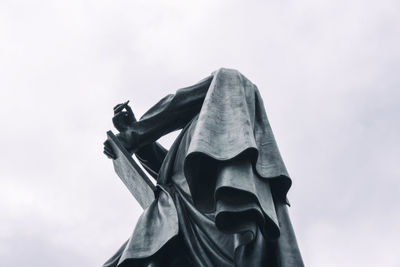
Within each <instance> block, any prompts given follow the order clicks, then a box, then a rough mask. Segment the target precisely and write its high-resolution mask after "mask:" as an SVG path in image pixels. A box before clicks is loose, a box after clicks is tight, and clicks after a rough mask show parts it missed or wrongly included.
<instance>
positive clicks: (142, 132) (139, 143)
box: [104, 76, 212, 172]
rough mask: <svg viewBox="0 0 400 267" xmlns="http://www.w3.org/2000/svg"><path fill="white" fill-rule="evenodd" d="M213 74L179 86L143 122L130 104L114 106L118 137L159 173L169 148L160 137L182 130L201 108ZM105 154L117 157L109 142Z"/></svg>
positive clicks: (151, 168) (150, 111)
mask: <svg viewBox="0 0 400 267" xmlns="http://www.w3.org/2000/svg"><path fill="white" fill-rule="evenodd" d="M211 80H212V76H209V77H207V78H206V79H204V80H202V81H201V82H199V83H197V84H196V85H193V86H190V87H186V88H182V89H179V90H178V91H177V92H176V93H175V94H174V95H168V96H166V97H164V98H163V99H161V100H160V101H159V102H158V103H157V104H156V105H154V106H153V107H152V108H151V109H150V110H148V111H147V112H146V113H145V114H144V115H143V116H142V118H141V119H140V120H139V121H136V119H135V116H134V114H133V112H132V110H131V108H130V107H129V106H128V103H127V102H126V103H124V104H119V105H117V106H116V107H115V108H114V117H113V123H114V126H115V127H116V128H117V130H118V131H119V132H120V133H119V134H117V137H118V139H119V140H120V142H121V143H122V144H123V146H124V147H125V148H126V149H127V150H128V151H129V152H130V153H136V155H137V156H138V158H139V160H141V162H142V163H144V164H145V165H147V166H146V167H145V168H149V169H150V170H152V171H153V172H158V169H159V167H160V166H161V164H162V161H163V160H164V157H165V155H166V153H167V151H166V150H165V149H164V148H162V147H161V146H160V145H159V144H157V143H154V142H155V141H156V140H158V139H159V138H160V137H162V136H164V135H166V134H168V133H170V132H172V131H175V130H179V129H182V128H183V127H184V126H185V125H186V124H187V123H188V122H189V121H190V120H191V119H192V118H193V117H194V116H195V115H196V114H197V113H198V112H199V111H200V109H201V106H202V104H203V101H204V98H205V96H206V94H207V90H208V88H209V86H210V83H211ZM104 153H105V154H106V155H107V156H108V157H110V158H113V157H114V153H113V151H112V149H111V148H110V146H108V145H107V142H105V143H104Z"/></svg>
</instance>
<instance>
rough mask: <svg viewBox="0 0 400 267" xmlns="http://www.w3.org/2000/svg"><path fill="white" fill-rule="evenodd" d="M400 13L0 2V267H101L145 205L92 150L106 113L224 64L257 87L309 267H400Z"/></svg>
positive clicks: (343, 3) (107, 123)
mask: <svg viewBox="0 0 400 267" xmlns="http://www.w3.org/2000/svg"><path fill="white" fill-rule="evenodd" d="M399 14H400V2H399V1H397V0H392V1H390V0H380V1H370V0H351V1H349V0H335V1H323V0H305V1H303V0H300V1H299V0H296V1H292V0H283V1H269V0H267V1H252V0H250V1H232V0H230V1H228V0H226V1H218V0H214V1H205V0H202V1H188V0H186V1H183V0H181V1H144V0H143V1H99V0H97V1H81V0H79V1H78V0H69V1H44V0H42V1H27V0H25V1H24V0H23V1H18V0H12V1H8V0H2V1H1V2H0V101H1V104H0V127H1V138H0V265H1V266H29V267H47V266H57V267H64V266H99V265H101V264H102V263H103V262H104V261H105V260H106V259H107V258H108V257H110V256H111V255H112V254H113V253H114V252H115V250H116V249H118V248H119V246H120V245H121V244H122V243H123V242H124V241H125V240H126V239H127V238H128V237H129V235H130V234H131V232H132V231H133V229H134V226H135V223H136V220H137V218H138V217H139V215H140V214H141V208H140V206H139V205H138V204H137V203H136V201H135V199H134V198H133V197H132V196H131V195H130V193H129V192H128V190H127V189H126V188H125V186H124V185H123V184H122V182H121V181H120V180H119V178H118V177H117V176H116V174H115V173H114V170H113V168H112V163H111V161H110V160H109V159H107V158H106V157H105V156H104V155H103V154H102V143H103V141H104V139H105V138H106V135H105V132H106V131H107V130H109V129H111V128H112V123H111V117H112V107H113V106H114V105H115V104H117V103H120V102H122V101H125V100H127V99H129V100H131V104H132V107H133V110H134V111H135V113H136V114H137V115H138V116H140V115H142V114H143V113H144V112H145V111H146V110H147V109H148V108H150V107H151V106H152V105H153V104H154V103H155V102H156V101H158V100H159V99H160V98H161V97H163V96H164V95H166V94H168V93H173V92H174V91H175V90H176V89H178V88H181V87H185V86H189V85H191V84H194V83H196V82H197V81H199V80H200V79H202V78H204V77H206V76H207V75H209V74H210V73H211V72H212V71H214V70H216V69H217V68H219V67H228V68H236V69H238V70H239V71H241V72H242V73H243V74H244V75H246V76H247V77H248V78H249V79H250V80H251V81H253V82H254V83H255V84H257V86H258V87H259V89H260V91H261V94H262V97H263V99H264V103H265V106H266V110H267V114H268V116H269V119H270V122H271V125H272V128H273V131H274V133H275V136H276V139H277V142H278V145H279V147H280V149H281V153H282V156H283V159H284V161H285V163H286V166H287V168H288V170H289V172H290V174H291V176H292V179H293V187H292V189H291V191H290V192H289V199H290V201H291V203H292V207H291V208H290V213H291V218H292V222H293V225H294V228H295V231H296V234H297V238H298V242H299V245H300V249H301V252H302V254H303V257H304V261H305V263H306V266H311V267H321V266H322V267H331V266H340V267H357V266H362V267H370V266H371V267H372V266H374V267H375V266H389V267H398V266H400V254H399V251H398V249H399V245H398V244H399V239H400V230H399V228H400V227H399V225H400V208H399V205H400V181H399V179H400V169H399V164H398V163H399V154H400V148H399V140H398V137H399V136H400V121H399V120H400V119H399V112H400V49H399V47H400V16H399ZM173 137H174V136H170V137H167V138H164V139H162V142H163V144H165V145H167V146H168V145H170V144H171V141H172V140H173Z"/></svg>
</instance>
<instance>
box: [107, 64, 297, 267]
mask: <svg viewBox="0 0 400 267" xmlns="http://www.w3.org/2000/svg"><path fill="white" fill-rule="evenodd" d="M167 112H176V113H179V114H182V115H180V116H183V117H184V118H182V120H181V121H182V122H186V127H185V129H184V130H183V131H182V132H181V134H180V135H179V136H178V138H177V139H176V141H175V142H174V144H173V145H172V147H171V149H170V151H168V153H167V152H166V151H162V150H160V149H159V148H157V147H158V146H157V145H156V146H155V145H154V144H155V143H152V144H151V145H152V149H150V150H155V149H157V152H156V153H153V155H154V154H156V155H157V154H158V155H162V156H159V157H158V158H159V159H158V162H159V163H160V164H159V165H161V162H162V165H161V166H159V167H158V168H159V169H157V170H153V169H155V168H154V166H151V165H152V163H149V161H146V160H145V159H143V158H141V157H140V156H141V155H138V158H139V159H140V161H141V162H142V163H143V164H144V166H145V168H146V169H149V170H151V171H152V172H154V173H158V176H157V184H158V185H157V188H158V190H157V196H158V197H157V199H156V200H155V202H154V203H153V204H152V205H151V206H150V207H149V208H148V209H146V210H145V211H144V213H143V214H142V216H141V217H140V218H139V220H138V222H137V225H136V227H135V230H134V233H133V234H132V236H131V238H130V239H129V240H128V242H127V243H125V244H124V245H123V246H122V247H121V249H120V250H119V251H118V252H117V253H116V255H115V256H114V257H113V258H111V259H110V260H109V261H108V262H107V263H106V264H105V266H115V265H116V264H117V263H118V264H121V265H122V264H123V263H124V262H127V260H129V259H142V258H146V257H150V256H152V255H154V254H155V253H157V251H159V250H160V249H161V248H162V247H163V246H164V245H165V244H166V243H167V242H168V241H169V240H171V239H172V238H173V237H174V236H177V235H178V234H179V232H185V229H182V228H185V227H186V226H185V225H184V224H182V221H183V220H184V218H185V217H188V216H189V215H187V214H186V212H185V210H186V211H187V210H190V209H189V207H190V208H195V210H196V212H197V211H198V212H199V213H200V214H203V215H199V216H200V217H201V216H203V217H204V218H205V220H202V222H204V223H200V224H207V223H210V222H213V223H214V225H215V227H216V229H215V230H219V231H221V232H222V233H224V234H226V235H232V238H233V240H234V242H233V243H234V245H233V248H232V251H233V253H232V255H231V256H229V255H228V256H226V258H227V259H222V258H223V257H222V256H221V257H222V258H221V259H217V258H218V257H214V258H213V257H210V259H204V257H203V259H199V260H198V261H197V262H196V263H197V265H199V266H202V264H213V265H215V266H223V265H224V264H227V266H229V263H230V262H231V263H234V264H236V265H239V266H240V265H243V264H249V263H250V262H253V263H254V262H255V261H254V260H253V261H252V260H251V259H244V260H243V259H240V258H243V255H246V253H247V254H249V253H250V252H246V247H250V246H251V245H250V244H252V243H255V242H256V240H258V239H260V236H261V235H262V236H263V238H262V240H263V241H260V242H261V243H263V244H264V245H265V244H267V243H268V242H270V241H271V242H273V243H271V242H270V243H268V244H272V245H270V246H272V247H273V249H269V250H270V251H271V252H270V254H271V255H272V254H273V255H274V256H269V257H273V258H274V259H272V260H271V261H273V262H274V263H275V264H276V266H283V267H286V266H303V263H302V259H301V255H300V252H299V249H298V246H297V242H296V239H295V235H294V232H293V229H292V226H291V224H290V219H289V217H288V213H287V207H286V194H287V192H288V190H289V188H290V186H291V179H290V178H289V175H288V173H287V170H286V167H285V165H284V163H283V161H282V158H281V155H280V153H279V149H278V147H277V144H276V141H275V138H274V136H273V133H272V130H271V127H270V124H269V122H268V118H267V115H266V112H265V109H264V105H263V101H262V98H261V95H260V93H259V91H258V89H257V87H256V86H255V85H254V84H253V83H251V82H250V81H249V80H248V79H247V78H246V77H245V76H244V75H242V74H241V73H240V72H238V71H236V70H231V69H224V68H221V69H219V70H218V71H216V72H214V73H213V74H212V75H211V76H209V77H207V78H206V79H204V80H202V81H201V82H199V83H198V84H196V85H194V86H191V87H187V88H183V89H180V90H178V91H177V93H176V94H175V95H169V96H167V97H166V98H164V99H162V100H161V101H160V102H159V103H158V104H156V105H155V106H154V107H153V108H152V109H150V110H149V112H147V113H146V114H145V115H144V116H143V117H142V118H141V120H140V121H139V122H142V123H141V126H140V127H143V131H145V130H146V128H147V129H148V128H151V127H157V126H155V125H154V122H157V121H158V122H160V124H166V125H167V124H168V120H166V119H164V120H160V118H166V115H165V114H166V113H167ZM157 118H158V119H157ZM189 119H190V120H189ZM188 121H190V122H188ZM178 124H179V123H178ZM183 126H184V125H176V123H175V126H171V124H169V125H168V126H165V127H164V130H163V131H164V132H165V133H167V132H170V131H171V130H174V127H175V128H180V127H183ZM158 127H160V125H158ZM167 128H168V129H167ZM154 141H155V140H154ZM183 141H184V142H186V145H185V146H183V145H182V144H181V143H182V142H183ZM182 147H184V148H182ZM181 150H183V152H184V153H183V152H182V151H181ZM153 152H154V151H153ZM182 154H183V155H184V156H180V155H182ZM177 156H178V158H179V160H181V161H183V163H182V174H183V175H182V176H184V181H185V182H186V183H187V192H186V193H187V194H185V192H184V191H185V187H184V186H183V187H182V188H183V189H181V188H179V187H177V188H178V189H174V190H171V186H170V185H171V181H172V184H173V185H174V181H178V179H177V178H174V177H175V176H174V175H175V173H176V172H175V173H174V166H175V165H176V164H177V162H176V160H177ZM153 165H154V164H153ZM156 165H157V164H156ZM205 169H207V170H205ZM171 179H172V180H171ZM175 184H176V183H175ZM172 187H174V186H172ZM175 187H176V186H175ZM174 192H178V193H174ZM182 192H184V193H182ZM232 195H234V196H238V198H239V199H240V201H239V202H236V203H233V202H232ZM177 196H178V197H177ZM182 200H185V201H183V202H182ZM182 203H183V204H182ZM185 203H186V204H185ZM181 206H183V207H184V208H181ZM191 216H197V215H191ZM189 217H190V216H189ZM193 218H194V217H193ZM196 218H197V217H196ZM207 218H208V219H209V220H210V222H208V221H207ZM255 225H256V226H255ZM196 227H197V226H196ZM155 229H157V230H155ZM210 231H214V230H210ZM260 233H261V234H260ZM183 236H185V235H184V234H183ZM257 236H259V237H257ZM187 239H190V237H188V238H187ZM220 239H221V238H220ZM264 239H265V240H267V241H265V240H264ZM268 240H270V241H268ZM196 242H199V241H187V242H186V243H187V244H189V245H188V246H191V245H192V244H194V243H196ZM204 246H205V245H204ZM253 247H254V246H253ZM214 249H215V248H214ZM253 249H254V248H253ZM216 250H218V249H216ZM220 254H221V255H222V254H224V252H223V251H222V250H221V253H220ZM228 254H229V253H228ZM239 255H241V256H240V257H239ZM249 255H250V254H249ZM244 258H246V257H244ZM261 258H262V257H261ZM264 258H265V257H264ZM207 260H209V261H210V262H209V263H207ZM246 260H248V262H247V263H246V262H244V261H246ZM262 261H264V262H265V259H263V260H260V262H262ZM240 262H242V263H240ZM216 264H218V265H216ZM254 264H255V263H254ZM132 266H133V265H132Z"/></svg>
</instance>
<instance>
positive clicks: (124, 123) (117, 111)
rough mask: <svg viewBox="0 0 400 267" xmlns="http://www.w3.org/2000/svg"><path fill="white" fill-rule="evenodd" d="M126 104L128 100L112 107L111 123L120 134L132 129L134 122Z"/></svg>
mask: <svg viewBox="0 0 400 267" xmlns="http://www.w3.org/2000/svg"><path fill="white" fill-rule="evenodd" d="M128 103H129V100H128V101H126V102H125V103H122V104H118V105H116V106H115V107H114V117H113V118H112V121H113V124H114V127H115V128H116V129H117V130H118V131H120V132H121V133H122V132H125V131H127V130H128V129H129V128H132V127H133V124H134V123H135V122H136V118H135V114H133V111H132V109H131V107H130V106H129V105H128ZM124 109H125V111H124Z"/></svg>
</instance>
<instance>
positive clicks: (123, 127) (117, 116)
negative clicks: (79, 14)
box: [104, 101, 139, 159]
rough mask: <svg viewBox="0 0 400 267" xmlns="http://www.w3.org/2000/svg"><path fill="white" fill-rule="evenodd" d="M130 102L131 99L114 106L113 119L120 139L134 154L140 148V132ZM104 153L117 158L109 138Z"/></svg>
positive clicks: (105, 143)
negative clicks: (136, 129) (136, 126)
mask: <svg viewBox="0 0 400 267" xmlns="http://www.w3.org/2000/svg"><path fill="white" fill-rule="evenodd" d="M128 103H129V101H127V102H125V103H123V104H118V105H116V106H115V107H114V117H113V119H112V121H113V124H114V126H115V128H117V130H118V131H119V132H120V133H119V134H117V135H116V136H117V138H118V140H119V141H120V143H121V144H122V145H123V146H124V147H125V148H126V150H128V152H130V153H131V154H132V153H134V152H135V151H136V150H137V149H138V148H139V133H138V132H137V131H135V123H136V118H135V115H134V114H133V112H132V109H131V107H129V106H128ZM124 109H125V110H126V111H124ZM104 154H106V156H107V157H109V158H112V159H115V158H116V155H115V152H114V151H113V149H112V146H111V144H110V142H109V141H108V140H106V141H105V142H104Z"/></svg>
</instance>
